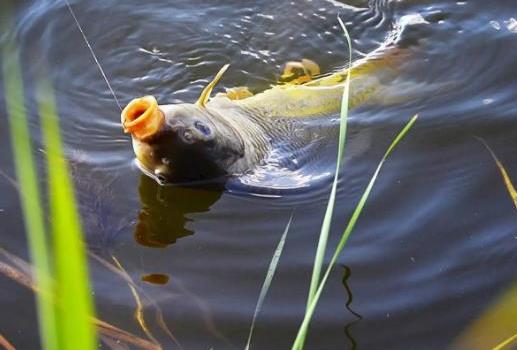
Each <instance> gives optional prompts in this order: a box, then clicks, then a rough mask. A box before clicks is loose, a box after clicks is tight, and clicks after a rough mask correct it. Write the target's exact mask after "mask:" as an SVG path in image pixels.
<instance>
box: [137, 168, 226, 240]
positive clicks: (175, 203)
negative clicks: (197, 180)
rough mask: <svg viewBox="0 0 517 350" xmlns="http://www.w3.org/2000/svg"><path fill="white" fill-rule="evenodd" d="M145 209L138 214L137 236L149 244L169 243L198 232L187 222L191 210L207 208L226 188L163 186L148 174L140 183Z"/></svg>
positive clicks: (192, 211)
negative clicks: (190, 227) (188, 226)
mask: <svg viewBox="0 0 517 350" xmlns="http://www.w3.org/2000/svg"><path fill="white" fill-rule="evenodd" d="M138 192H139V196H140V202H141V204H142V209H141V210H140V213H139V214H138V222H137V224H136V228H135V239H136V241H137V242H138V243H140V244H142V245H145V246H148V247H166V246H167V245H169V244H174V243H175V242H176V240H177V239H178V238H181V237H185V236H188V235H191V234H193V233H194V231H192V230H191V229H189V228H187V227H186V225H187V223H188V222H189V221H192V219H191V218H189V217H188V215H189V214H191V213H201V212H206V211H208V210H209V209H210V206H211V205H212V204H214V203H215V202H216V201H217V200H218V199H219V198H220V197H221V194H222V192H223V190H222V189H218V188H217V189H214V188H210V189H205V188H199V187H196V188H189V187H177V186H160V185H158V184H157V183H156V182H155V181H154V180H153V179H151V178H149V177H148V176H146V175H142V176H141V177H140V184H139V187H138Z"/></svg>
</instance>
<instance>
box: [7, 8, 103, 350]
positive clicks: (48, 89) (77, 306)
mask: <svg viewBox="0 0 517 350" xmlns="http://www.w3.org/2000/svg"><path fill="white" fill-rule="evenodd" d="M1 13H2V17H3V18H2V20H1V21H0V22H1V23H2V24H1V30H2V32H3V33H4V34H5V35H4V41H3V42H2V45H1V46H2V48H1V52H2V62H3V64H2V68H3V79H4V91H5V101H6V108H7V115H8V120H9V128H10V137H11V147H12V149H13V158H14V163H15V168H16V176H17V179H18V183H19V187H20V188H19V189H20V191H19V194H20V203H21V206H22V211H23V216H24V221H25V227H26V232H27V238H28V242H29V252H30V256H31V260H32V261H33V263H34V274H35V279H36V286H37V289H38V291H39V293H37V296H36V298H37V308H38V317H39V327H40V337H41V342H42V347H43V348H44V349H48V350H51V349H52V350H54V349H94V348H96V346H97V340H96V335H95V334H96V333H95V331H94V325H93V323H92V316H93V315H94V312H93V302H92V298H91V295H90V291H91V289H90V284H89V278H88V271H87V261H86V256H85V249H84V244H83V241H82V229H81V224H80V218H79V214H78V210H77V209H78V207H77V203H76V200H75V195H74V187H73V183H72V180H71V178H70V176H69V173H68V169H67V163H66V161H65V159H64V153H63V148H62V142H61V135H60V129H59V121H58V116H57V110H56V105H55V101H54V96H53V89H52V86H51V84H50V82H49V81H48V80H47V78H46V76H45V75H44V74H42V75H41V76H39V77H38V79H36V82H37V84H36V85H37V87H36V96H37V100H38V112H39V115H40V117H41V127H42V134H43V140H44V144H45V151H46V152H45V154H46V162H47V175H48V188H47V191H48V198H49V204H50V205H49V207H50V210H49V222H50V226H51V232H52V243H51V244H50V243H49V242H48V241H47V232H46V225H45V217H44V212H43V209H42V208H43V202H42V200H41V193H42V192H43V190H42V189H41V188H40V186H39V181H38V179H39V176H38V173H37V170H36V169H37V167H36V162H35V159H34V156H33V154H32V149H33V145H32V142H31V137H30V133H29V126H28V116H27V111H26V109H25V107H24V101H25V99H24V87H23V79H22V69H21V67H20V63H19V62H20V61H19V58H20V54H19V50H18V48H17V46H16V42H15V39H14V38H13V34H12V28H13V26H12V25H11V14H12V11H11V8H10V3H9V2H3V4H2V11H1ZM51 257H52V259H51ZM51 261H52V262H53V264H52V263H51Z"/></svg>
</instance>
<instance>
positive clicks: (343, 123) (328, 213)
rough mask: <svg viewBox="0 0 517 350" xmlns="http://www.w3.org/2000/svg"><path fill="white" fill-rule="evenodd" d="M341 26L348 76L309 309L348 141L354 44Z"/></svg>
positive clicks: (341, 23) (316, 283)
mask: <svg viewBox="0 0 517 350" xmlns="http://www.w3.org/2000/svg"><path fill="white" fill-rule="evenodd" d="M338 21H339V24H340V25H341V28H343V33H344V35H345V38H346V41H347V43H348V67H349V68H348V74H347V77H346V80H345V84H344V89H343V95H342V98H341V113H340V123H339V142H338V152H337V160H336V171H335V173H334V180H333V182H332V189H331V191H330V196H329V200H328V202H327V209H326V210H325V216H324V217H323V223H322V225H321V231H320V235H319V240H318V247H317V248H316V256H315V258H314V265H313V269H312V276H311V284H310V286H309V296H308V299H307V307H309V305H310V303H311V302H312V299H313V298H314V294H315V293H316V290H317V288H318V284H319V282H320V275H321V269H322V266H323V259H324V258H325V252H326V249H327V241H328V236H329V231H330V224H331V223H332V214H333V212H334V205H335V202H336V192H337V183H338V179H339V169H340V168H341V163H342V161H343V154H344V152H345V141H346V130H347V121H348V105H349V103H348V99H349V96H350V75H351V71H352V42H351V40H350V35H349V34H348V31H347V29H346V27H345V25H344V23H343V22H342V21H341V18H339V17H338Z"/></svg>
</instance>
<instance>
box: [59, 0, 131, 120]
mask: <svg viewBox="0 0 517 350" xmlns="http://www.w3.org/2000/svg"><path fill="white" fill-rule="evenodd" d="M63 1H64V2H65V4H66V7H68V11H70V14H71V15H72V17H73V18H74V21H75V24H76V25H77V28H78V29H79V31H80V32H81V35H82V36H83V39H84V42H85V43H86V45H87V46H88V49H89V50H90V53H91V54H92V56H93V59H94V60H95V63H96V64H97V67H99V70H100V71H101V74H102V77H103V78H104V81H105V82H106V84H107V85H108V88H109V90H110V91H111V94H112V95H113V98H114V99H115V102H116V103H117V106H118V108H119V109H120V111H122V106H121V105H120V102H119V101H118V98H117V95H116V94H115V91H113V88H112V87H111V84H110V83H109V81H108V77H107V76H106V73H104V69H102V66H101V64H100V63H99V60H98V59H97V56H96V55H95V52H93V48H92V46H91V45H90V42H89V41H88V39H87V38H86V34H84V31H83V28H82V27H81V25H80V24H79V21H78V20H77V17H76V16H75V13H74V10H72V6H70V3H69V2H68V0H63Z"/></svg>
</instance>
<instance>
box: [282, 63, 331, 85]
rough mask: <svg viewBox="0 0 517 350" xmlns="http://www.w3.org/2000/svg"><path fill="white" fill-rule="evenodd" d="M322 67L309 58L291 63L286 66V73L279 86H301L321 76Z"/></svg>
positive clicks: (283, 74)
mask: <svg viewBox="0 0 517 350" xmlns="http://www.w3.org/2000/svg"><path fill="white" fill-rule="evenodd" d="M320 73H321V70H320V66H319V65H318V64H317V63H316V62H314V61H312V60H309V59H307V58H304V59H302V60H301V61H289V62H287V63H286V64H285V66H284V71H283V73H282V75H281V76H280V78H279V79H278V83H279V84H289V85H301V84H305V83H307V82H309V81H311V80H312V79H313V78H314V77H315V76H317V75H320Z"/></svg>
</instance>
